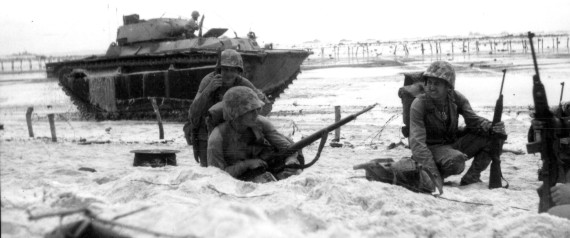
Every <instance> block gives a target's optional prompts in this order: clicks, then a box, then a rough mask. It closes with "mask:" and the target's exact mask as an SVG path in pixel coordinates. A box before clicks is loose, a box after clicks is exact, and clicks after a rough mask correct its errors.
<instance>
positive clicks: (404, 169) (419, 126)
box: [368, 61, 504, 192]
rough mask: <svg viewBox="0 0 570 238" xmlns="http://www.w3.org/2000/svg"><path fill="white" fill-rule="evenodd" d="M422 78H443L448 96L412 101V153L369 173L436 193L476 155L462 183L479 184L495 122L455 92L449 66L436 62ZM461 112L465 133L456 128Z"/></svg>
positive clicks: (489, 160) (487, 157)
mask: <svg viewBox="0 0 570 238" xmlns="http://www.w3.org/2000/svg"><path fill="white" fill-rule="evenodd" d="M423 77H424V80H426V83H427V78H428V77H431V78H437V79H442V80H443V81H445V84H446V85H447V87H446V89H447V94H446V95H447V96H446V98H441V99H438V100H440V101H439V105H440V106H439V107H438V106H436V99H432V98H431V97H430V96H428V95H426V94H421V95H419V96H417V97H416V98H415V99H414V101H413V102H412V105H411V108H410V135H409V142H410V148H411V150H412V157H411V158H403V159H401V160H399V161H397V162H395V163H391V164H389V166H388V167H385V166H379V167H375V170H370V171H368V172H372V171H373V172H374V173H375V175H377V176H376V177H377V178H376V180H380V181H383V182H391V183H396V184H398V185H402V186H404V187H407V188H409V189H411V190H414V191H421V192H433V191H435V188H440V189H441V187H442V185H443V179H444V178H446V177H448V176H451V175H457V174H461V173H462V172H463V171H464V169H465V161H466V160H468V159H469V158H473V157H474V158H475V159H474V161H473V163H472V165H471V167H470V168H469V170H468V171H467V173H466V174H465V175H464V176H463V178H462V179H461V184H462V185H467V184H472V183H476V182H480V181H481V180H480V174H481V172H482V171H483V170H485V169H486V168H487V167H488V166H489V164H490V162H491V159H492V158H491V155H490V148H491V145H492V143H493V138H491V137H490V136H488V130H490V129H491V128H490V126H491V122H490V121H489V120H487V119H485V118H482V117H480V116H477V115H476V114H475V112H474V111H473V109H472V108H471V105H470V104H469V101H468V100H467V98H465V96H463V95H462V94H461V93H459V92H458V91H455V90H454V86H455V71H454V69H453V67H452V66H451V64H449V63H447V62H443V61H438V62H434V63H432V64H431V65H430V67H429V68H428V69H427V70H426V72H424V74H423ZM442 99H444V100H443V101H441V100H442ZM442 102H443V103H442ZM442 104H443V105H442ZM459 115H462V116H463V118H464V121H465V123H466V132H467V133H466V134H463V135H460V133H459V130H458V120H459ZM502 142H504V141H501V143H502ZM440 192H441V191H440Z"/></svg>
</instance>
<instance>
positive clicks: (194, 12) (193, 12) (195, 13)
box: [192, 11, 200, 18]
mask: <svg viewBox="0 0 570 238" xmlns="http://www.w3.org/2000/svg"><path fill="white" fill-rule="evenodd" d="M199 16H200V13H199V12H198V11H192V17H196V18H197V17H199Z"/></svg>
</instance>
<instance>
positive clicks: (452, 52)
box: [451, 41, 455, 55]
mask: <svg viewBox="0 0 570 238" xmlns="http://www.w3.org/2000/svg"><path fill="white" fill-rule="evenodd" d="M454 54H455V51H454V50H453V41H451V55H454Z"/></svg>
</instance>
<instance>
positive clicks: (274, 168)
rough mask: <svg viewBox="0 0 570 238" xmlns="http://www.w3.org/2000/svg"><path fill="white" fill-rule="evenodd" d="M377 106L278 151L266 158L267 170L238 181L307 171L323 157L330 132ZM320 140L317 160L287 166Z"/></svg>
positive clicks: (258, 169) (242, 176) (248, 175)
mask: <svg viewBox="0 0 570 238" xmlns="http://www.w3.org/2000/svg"><path fill="white" fill-rule="evenodd" d="M375 106H376V104H374V105H371V106H368V107H366V108H364V109H363V110H362V111H359V112H357V113H355V114H352V115H350V116H348V117H345V118H343V119H341V120H340V121H338V122H335V123H333V124H331V125H329V126H327V127H325V128H323V129H320V130H318V131H317V132H315V133H313V134H311V135H309V136H307V137H305V138H303V139H301V140H300V141H298V142H296V143H293V144H292V145H290V146H289V147H287V148H286V149H283V150H281V151H278V152H276V153H272V154H270V155H269V156H267V157H265V158H264V160H265V162H267V165H268V166H267V169H266V168H264V167H259V168H256V169H251V170H247V171H246V172H244V173H243V174H242V175H241V176H240V177H239V178H238V179H240V180H245V181H249V180H252V179H253V178H255V177H257V176H259V175H261V174H263V173H265V172H271V173H273V174H275V173H279V172H281V171H283V170H285V169H286V168H291V169H306V168H309V167H311V166H313V165H314V164H315V163H316V162H317V160H318V159H319V157H320V156H321V151H322V149H323V146H324V145H325V143H326V141H327V137H328V133H329V132H331V131H334V130H335V129H336V128H339V127H341V126H343V125H345V124H346V123H349V122H350V121H352V120H354V119H356V118H357V117H358V116H360V115H362V114H363V113H366V112H368V111H370V110H372V108H374V107H375ZM318 139H321V142H320V144H319V148H318V150H317V155H315V158H314V159H313V160H312V161H311V162H310V163H308V164H292V165H285V159H287V158H288V157H289V156H291V155H293V154H294V153H297V151H299V150H301V149H303V148H305V147H307V146H308V145H310V144H312V143H313V142H315V141H317V140H318Z"/></svg>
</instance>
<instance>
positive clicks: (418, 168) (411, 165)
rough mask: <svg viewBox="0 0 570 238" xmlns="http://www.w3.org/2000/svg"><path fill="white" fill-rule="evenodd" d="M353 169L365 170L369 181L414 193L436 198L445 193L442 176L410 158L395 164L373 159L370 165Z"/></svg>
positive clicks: (387, 160)
mask: <svg viewBox="0 0 570 238" xmlns="http://www.w3.org/2000/svg"><path fill="white" fill-rule="evenodd" d="M353 169H354V170H358V169H364V171H365V173H366V179H368V180H369V181H379V182H384V183H389V184H395V185H399V186H402V187H404V188H407V189H409V190H411V191H413V192H420V193H431V194H433V195H436V196H439V195H441V194H442V193H443V181H442V180H441V176H434V175H433V174H432V172H431V171H429V170H428V169H426V168H424V167H423V166H422V165H421V164H419V163H417V162H416V161H414V160H413V159H412V158H410V157H403V158H402V159H400V160H399V161H398V162H394V160H393V159H392V158H381V159H373V160H371V161H370V162H368V163H364V164H358V165H355V166H354V167H353Z"/></svg>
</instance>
